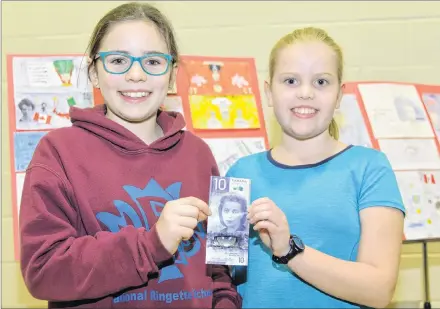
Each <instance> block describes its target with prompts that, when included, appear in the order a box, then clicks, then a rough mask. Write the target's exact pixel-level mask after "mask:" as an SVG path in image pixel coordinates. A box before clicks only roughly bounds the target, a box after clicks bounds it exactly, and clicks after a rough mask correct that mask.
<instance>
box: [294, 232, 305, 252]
mask: <svg viewBox="0 0 440 309" xmlns="http://www.w3.org/2000/svg"><path fill="white" fill-rule="evenodd" d="M292 240H293V242H294V243H295V245H296V246H297V247H298V248H299V249H300V250H304V243H303V242H302V240H301V239H300V238H299V237H298V236H296V235H292Z"/></svg>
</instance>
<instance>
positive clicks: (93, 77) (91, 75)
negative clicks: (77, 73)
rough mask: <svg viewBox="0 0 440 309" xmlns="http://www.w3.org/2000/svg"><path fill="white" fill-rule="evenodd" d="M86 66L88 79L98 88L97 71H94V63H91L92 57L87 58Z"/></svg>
mask: <svg viewBox="0 0 440 309" xmlns="http://www.w3.org/2000/svg"><path fill="white" fill-rule="evenodd" d="M87 68H88V73H89V78H90V81H91V82H92V85H93V87H95V88H99V79H98V72H97V71H96V64H94V63H93V61H92V59H91V58H90V57H89V58H87Z"/></svg>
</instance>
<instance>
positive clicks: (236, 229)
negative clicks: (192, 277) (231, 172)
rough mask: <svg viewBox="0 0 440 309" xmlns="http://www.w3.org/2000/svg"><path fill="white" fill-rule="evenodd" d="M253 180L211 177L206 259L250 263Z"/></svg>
mask: <svg viewBox="0 0 440 309" xmlns="http://www.w3.org/2000/svg"><path fill="white" fill-rule="evenodd" d="M249 204H250V180H249V179H241V178H228V177H217V176H213V177H211V186H210V196H209V207H210V209H211V212H212V215H211V216H210V217H209V218H208V230H207V234H208V235H207V244H206V263H207V264H222V265H247V260H248V240H249V222H248V220H247V217H246V216H247V208H248V207H249Z"/></svg>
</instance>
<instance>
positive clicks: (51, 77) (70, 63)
mask: <svg viewBox="0 0 440 309" xmlns="http://www.w3.org/2000/svg"><path fill="white" fill-rule="evenodd" d="M13 76H14V77H13V78H14V90H15V92H53V91H55V92H58V91H66V90H69V91H70V92H74V91H79V92H92V85H91V83H90V81H89V79H88V76H87V60H86V59H85V58H84V57H81V56H72V57H70V56H60V57H15V58H14V59H13Z"/></svg>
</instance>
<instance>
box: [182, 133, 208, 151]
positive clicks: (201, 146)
mask: <svg viewBox="0 0 440 309" xmlns="http://www.w3.org/2000/svg"><path fill="white" fill-rule="evenodd" d="M183 134H184V139H183V141H184V143H186V146H187V147H190V148H191V150H192V151H194V152H195V153H196V154H197V155H212V151H211V148H210V147H209V145H208V143H206V142H205V140H204V139H202V138H201V137H199V136H197V135H195V134H194V133H192V132H190V131H186V130H184V133H183Z"/></svg>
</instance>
